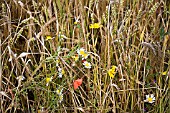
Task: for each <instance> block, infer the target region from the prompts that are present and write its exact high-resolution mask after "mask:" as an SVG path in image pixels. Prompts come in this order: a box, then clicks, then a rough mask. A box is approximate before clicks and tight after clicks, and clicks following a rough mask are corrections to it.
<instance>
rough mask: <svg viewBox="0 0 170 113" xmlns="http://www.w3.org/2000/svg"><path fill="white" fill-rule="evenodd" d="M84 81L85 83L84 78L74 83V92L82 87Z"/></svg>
mask: <svg viewBox="0 0 170 113" xmlns="http://www.w3.org/2000/svg"><path fill="white" fill-rule="evenodd" d="M82 81H83V80H82V78H81V79H77V80H75V81H74V83H73V86H74V90H76V89H77V88H78V87H79V86H81V84H82Z"/></svg>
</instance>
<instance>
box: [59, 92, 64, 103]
mask: <svg viewBox="0 0 170 113" xmlns="http://www.w3.org/2000/svg"><path fill="white" fill-rule="evenodd" d="M58 99H59V103H61V102H62V101H63V94H62V95H59V98H58Z"/></svg>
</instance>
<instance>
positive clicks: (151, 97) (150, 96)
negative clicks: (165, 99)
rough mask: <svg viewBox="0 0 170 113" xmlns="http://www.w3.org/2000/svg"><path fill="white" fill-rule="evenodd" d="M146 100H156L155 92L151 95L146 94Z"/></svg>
mask: <svg viewBox="0 0 170 113" xmlns="http://www.w3.org/2000/svg"><path fill="white" fill-rule="evenodd" d="M144 102H148V103H151V104H152V103H153V102H155V97H154V95H153V94H151V95H146V100H144Z"/></svg>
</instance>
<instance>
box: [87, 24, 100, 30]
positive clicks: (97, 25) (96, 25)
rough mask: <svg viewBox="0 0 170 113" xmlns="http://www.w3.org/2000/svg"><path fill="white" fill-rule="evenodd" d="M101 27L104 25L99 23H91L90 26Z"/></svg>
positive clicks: (91, 27) (92, 27)
mask: <svg viewBox="0 0 170 113" xmlns="http://www.w3.org/2000/svg"><path fill="white" fill-rule="evenodd" d="M100 27H102V25H100V24H99V23H94V24H90V26H89V28H90V29H97V28H100Z"/></svg>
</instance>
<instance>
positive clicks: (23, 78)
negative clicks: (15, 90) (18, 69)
mask: <svg viewBox="0 0 170 113" xmlns="http://www.w3.org/2000/svg"><path fill="white" fill-rule="evenodd" d="M17 79H18V80H19V81H22V80H25V77H24V76H22V75H21V76H18V77H17Z"/></svg>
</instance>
